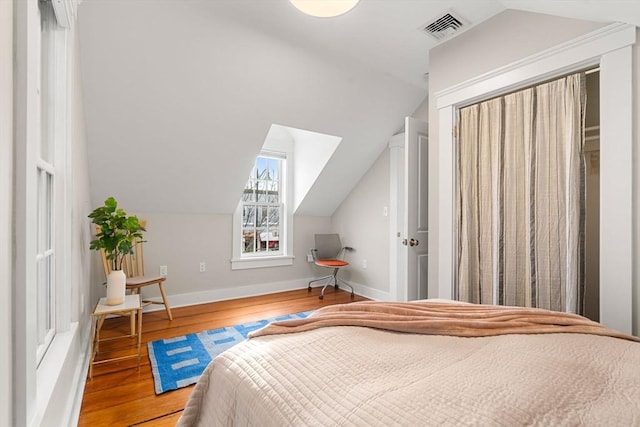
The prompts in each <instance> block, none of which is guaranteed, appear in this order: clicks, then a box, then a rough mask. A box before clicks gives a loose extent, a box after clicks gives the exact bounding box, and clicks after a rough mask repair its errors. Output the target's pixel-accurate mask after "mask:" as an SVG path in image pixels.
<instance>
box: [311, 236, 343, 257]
mask: <svg viewBox="0 0 640 427" xmlns="http://www.w3.org/2000/svg"><path fill="white" fill-rule="evenodd" d="M315 245H316V247H315V248H314V249H315V251H316V253H315V254H316V259H333V258H338V257H339V256H340V253H341V252H342V243H341V242H340V236H339V235H338V234H316V235H315Z"/></svg>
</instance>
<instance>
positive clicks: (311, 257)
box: [307, 254, 313, 262]
mask: <svg viewBox="0 0 640 427" xmlns="http://www.w3.org/2000/svg"><path fill="white" fill-rule="evenodd" d="M307 262H313V255H311V254H307Z"/></svg>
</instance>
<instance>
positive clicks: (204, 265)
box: [200, 261, 207, 273]
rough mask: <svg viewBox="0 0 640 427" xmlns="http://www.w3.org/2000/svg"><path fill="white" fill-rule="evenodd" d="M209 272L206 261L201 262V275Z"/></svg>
mask: <svg viewBox="0 0 640 427" xmlns="http://www.w3.org/2000/svg"><path fill="white" fill-rule="evenodd" d="M205 271H207V264H205V262H204V261H200V273H204V272H205Z"/></svg>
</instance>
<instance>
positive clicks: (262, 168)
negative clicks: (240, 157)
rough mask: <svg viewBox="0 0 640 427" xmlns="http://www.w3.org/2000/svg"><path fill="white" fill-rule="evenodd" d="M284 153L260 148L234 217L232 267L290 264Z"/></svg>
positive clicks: (243, 267)
mask: <svg viewBox="0 0 640 427" xmlns="http://www.w3.org/2000/svg"><path fill="white" fill-rule="evenodd" d="M287 176H288V174H287V154H286V153H283V152H276V151H263V152H262V153H260V155H258V157H257V158H256V161H255V164H254V166H253V168H252V170H251V172H250V174H249V178H248V180H247V182H246V184H245V186H244V190H243V192H242V198H241V200H240V203H239V205H238V209H237V211H236V214H235V216H234V228H233V230H234V232H233V234H234V239H233V244H234V249H233V254H234V256H233V258H232V260H231V266H232V269H234V270H237V269H246V268H258V267H273V266H281V265H291V264H293V257H292V256H291V255H290V251H291V243H290V241H291V232H290V223H291V221H290V219H289V218H290V213H289V211H290V209H289V203H288V197H289V193H290V192H289V191H288V178H287Z"/></svg>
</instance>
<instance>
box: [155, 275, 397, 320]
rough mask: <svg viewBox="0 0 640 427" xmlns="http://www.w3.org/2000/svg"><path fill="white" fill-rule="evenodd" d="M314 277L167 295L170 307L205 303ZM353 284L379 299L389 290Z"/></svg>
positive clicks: (281, 288)
mask: <svg viewBox="0 0 640 427" xmlns="http://www.w3.org/2000/svg"><path fill="white" fill-rule="evenodd" d="M313 279H315V278H314V277H307V278H304V279H296V280H290V281H284V282H272V283H261V284H255V285H244V286H236V287H232V288H222V289H212V290H209V291H203V292H189V293H185V294H177V295H168V296H167V299H168V300H169V305H171V308H177V307H188V306H191V305H198V304H207V303H211V302H217V301H226V300H230V299H236V298H247V297H253V296H258V295H268V294H274V293H277V292H286V291H295V290H298V289H304V288H306V287H307V283H309V281H311V280H313ZM347 283H349V284H350V285H351V286H353V291H354V292H355V293H356V294H358V295H360V296H363V297H365V298H369V299H372V300H379V301H388V300H389V295H390V294H389V292H385V291H380V290H378V289H373V288H371V287H369V286H365V285H362V284H359V283H355V282H347ZM157 310H164V307H163V306H161V305H156V304H153V305H149V306H147V307H146V308H145V309H144V311H145V313H146V312H151V311H157Z"/></svg>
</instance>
